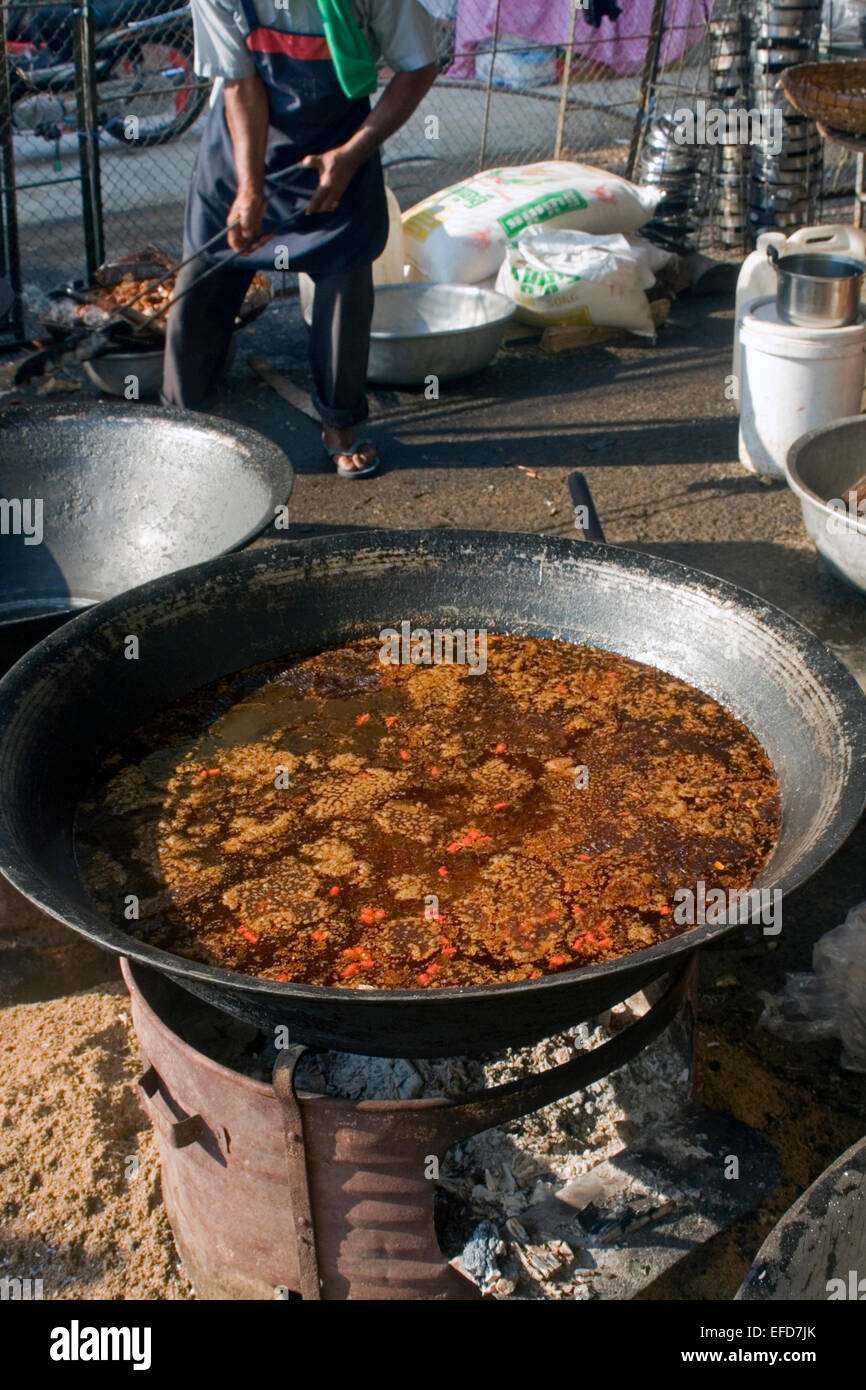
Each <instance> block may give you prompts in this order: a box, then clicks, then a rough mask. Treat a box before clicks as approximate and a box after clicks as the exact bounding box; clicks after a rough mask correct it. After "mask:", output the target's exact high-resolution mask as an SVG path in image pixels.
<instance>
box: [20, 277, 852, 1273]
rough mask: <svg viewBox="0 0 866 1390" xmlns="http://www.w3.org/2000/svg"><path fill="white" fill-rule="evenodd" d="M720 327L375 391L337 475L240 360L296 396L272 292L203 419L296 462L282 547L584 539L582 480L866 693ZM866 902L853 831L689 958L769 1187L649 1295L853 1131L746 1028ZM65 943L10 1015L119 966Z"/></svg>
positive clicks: (630, 536) (715, 1070) (766, 1038)
mask: <svg viewBox="0 0 866 1390" xmlns="http://www.w3.org/2000/svg"><path fill="white" fill-rule="evenodd" d="M731 331H732V321H731V305H730V302H729V301H728V300H727V299H726V298H724V297H704V298H701V297H692V296H684V297H681V298H680V299H678V300H677V302H676V303H675V304H674V306H673V310H672V313H671V316H670V319H669V322H668V324H667V325H666V326H665V328H664V329H663V330H662V332H661V334H660V337H659V341H658V343H657V345H656V346H649V345H646V346H645V345H639V344H637V342H636V341H635V340H627V339H622V340H618V341H616V342H612V343H609V344H607V345H605V346H603V347H596V348H592V349H583V350H579V351H573V352H570V353H563V354H561V355H557V356H549V355H547V354H545V353H543V352H542V351H541V350H540V348H539V346H538V343H537V341H529V342H527V341H523V342H513V343H511V344H510V345H506V347H505V348H504V349H503V350H502V352H501V353H500V354H499V356H498V357H497V359H496V360H495V362H494V363H493V364H492V365H491V366H490V368H489V369H487V370H486V371H485V372H483V373H482V374H480V375H478V376H477V377H476V378H474V379H472V380H469V381H464V382H457V383H454V384H443V386H442V390H441V396H440V398H439V400H436V401H427V400H425V399H424V397H423V395H422V394H421V393H420V392H403V391H401V392H397V391H387V390H377V391H376V392H374V393H373V395H372V397H371V429H370V432H371V434H372V435H373V436H374V437H375V439H376V440H377V443H378V444H379V447H380V450H381V454H382V457H383V460H384V468H383V471H382V474H381V476H379V477H377V478H374V479H370V480H362V481H358V482H346V481H344V480H342V479H338V478H337V477H336V476H335V475H334V474H333V472H332V471H331V469H330V466H329V464H328V462H327V460H326V458H325V456H324V453H323V451H322V450H321V447H320V445H319V442H318V429H317V426H316V425H315V423H314V422H313V421H311V420H309V419H307V418H306V417H305V416H303V415H301V414H299V413H297V412H296V411H294V410H292V409H291V408H290V407H288V406H287V405H286V404H285V403H284V402H283V401H281V400H280V399H279V398H278V397H277V396H276V394H275V393H274V391H273V390H272V389H271V388H270V387H269V386H266V385H264V384H262V383H261V382H260V381H259V380H258V379H257V378H256V377H255V375H254V374H253V373H252V372H251V371H250V369H249V367H248V366H247V357H248V356H249V355H250V354H253V353H257V354H263V355H265V356H267V357H268V358H269V359H270V362H271V364H272V365H273V366H274V367H276V368H278V369H280V370H282V371H285V372H287V373H289V374H290V375H291V377H292V378H293V380H294V381H295V382H296V383H298V384H299V385H304V384H306V365H305V338H304V329H303V326H302V325H301V323H300V316H299V313H298V309H297V304H296V303H295V302H294V301H281V302H278V303H275V304H274V305H272V306H271V309H270V310H269V311H268V313H267V314H266V315H265V316H264V317H263V318H262V319H260V320H259V321H258V322H257V323H256V324H254V325H253V326H251V327H250V328H249V329H247V330H246V331H245V333H244V334H243V336H242V337H241V338H239V340H238V348H239V350H238V353H237V356H236V359H235V364H234V366H233V369H232V371H231V373H230V376H229V378H228V381H227V386H226V391H225V394H224V396H223V398H222V399H221V401H220V404H219V407H218V412H219V414H221V415H224V416H227V417H229V418H231V419H234V420H238V421H242V422H244V423H246V424H248V425H251V426H253V427H255V428H256V429H258V430H260V431H261V432H262V433H263V434H266V435H268V436H269V437H270V438H272V439H274V440H275V441H277V442H278V443H279V444H281V445H282V447H283V448H284V449H285V451H286V453H287V454H288V456H289V458H290V459H291V461H292V464H293V467H294V470H295V485H294V490H293V492H292V496H291V502H290V516H291V524H292V531H291V534H292V535H294V536H315V535H320V534H324V533H326V532H329V531H336V530H346V529H352V530H355V529H359V528H363V529H366V528H376V527H413V528H415V527H425V528H426V527H461V528H481V529H501V530H506V531H529V532H538V533H544V534H549V535H559V536H573V537H575V543H576V544H579V543H580V542H579V539H578V538H577V533H575V531H574V528H573V524H572V506H571V501H570V498H569V494H568V490H567V486H566V479H567V476H568V474H569V472H570V471H571V470H573V469H575V468H580V469H581V470H583V471H584V473H585V474H586V476H587V478H588V480H589V483H590V486H591V488H592V491H593V494H594V497H595V500H596V503H597V506H598V510H599V513H600V516H601V519H602V522H603V524H604V527H605V530H606V533H607V538H608V540H610V541H612V542H614V543H616V544H620V545H624V546H629V547H634V548H637V549H641V550H644V551H647V552H651V553H653V554H657V555H662V556H666V557H670V558H671V559H674V560H679V561H682V562H684V563H687V564H690V565H694V566H696V567H698V568H699V569H702V570H706V571H709V572H711V573H713V574H716V575H720V576H722V577H724V578H726V579H728V580H731V581H733V582H735V583H738V584H740V585H743V586H744V587H746V588H748V589H751V590H753V591H754V592H756V593H759V594H761V595H762V596H763V597H765V598H766V599H768V600H769V601H771V602H772V603H775V604H778V605H779V606H781V607H783V608H785V609H787V610H788V611H789V612H790V613H792V614H793V615H794V616H795V617H796V618H798V619H800V620H801V621H803V622H805V623H806V624H807V625H808V626H810V627H811V628H812V629H813V630H814V631H815V632H817V633H818V634H819V635H820V636H821V637H822V638H823V639H824V640H825V641H827V642H828V643H830V645H831V646H832V647H833V648H834V649H835V650H836V651H837V652H838V653H839V655H840V656H841V657H842V659H843V660H845V661H846V662H847V663H848V664H849V665H850V666H851V668H852V669H853V670H855V672H856V673H857V674H858V675H859V677H860V679H861V681H862V682H863V683H864V685H866V602H864V600H863V598H862V597H861V596H859V595H858V594H856V593H855V592H854V591H852V590H850V589H848V588H846V587H845V586H844V585H843V584H841V583H840V582H839V581H837V580H835V579H834V578H832V577H831V576H830V575H829V574H828V573H827V571H826V570H825V569H824V568H823V567H822V565H821V563H820V561H819V560H818V558H817V556H816V554H815V552H814V549H813V547H812V545H811V543H810V542H809V540H808V538H807V537H806V535H805V532H804V531H803V528H802V525H801V522H800V515H799V508H798V505H797V503H796V501H795V500H794V498H793V497H792V496H791V495H790V494H789V492H788V491H787V489H786V487H785V486H784V484H767V483H764V482H762V481H760V480H758V479H757V478H755V477H754V476H752V475H751V474H749V473H747V472H746V471H745V470H744V469H743V468H742V467H741V466H740V465H739V464H738V463H737V462H736V461H735V460H736V455H737V427H736V417H735V414H734V407H733V405H732V403H731V402H730V401H729V400H728V399H727V398H726V393H725V388H726V376H727V374H728V372H729V370H730V340H731ZM87 390H88V392H90V391H91V388H89V387H88V388H87ZM518 465H523V466H525V467H526V468H529V469H531V470H532V472H525V471H521V469H520V468H519V467H518ZM206 500H207V499H202V502H203V505H206ZM864 898H866V825H864V823H862V822H861V825H860V827H859V829H858V830H857V831H856V832H855V834H854V835H853V836H852V837H851V839H850V840H849V842H848V843H847V845H846V846H845V847H844V848H843V849H842V851H841V852H840V853H839V854H838V855H837V856H836V857H835V859H834V860H833V861H832V863H831V864H829V865H827V866H826V867H825V869H823V870H822V871H821V872H820V873H818V874H817V875H816V876H815V877H814V878H813V879H812V880H811V881H810V882H809V883H808V884H807V885H806V886H805V887H804V888H803V889H801V890H800V891H799V892H798V893H797V894H795V895H792V896H791V897H790V898H789V899H788V900H786V903H785V925H784V930H783V932H782V934H781V937H780V938H779V939H778V940H771V939H766V938H762V937H760V936H757V935H753V934H750V932H749V931H748V929H744V930H743V931H741V932H739V933H733V934H732V935H731V936H730V937H729V938H728V939H727V940H726V941H725V942H724V943H723V944H722V945H720V946H719V947H717V948H715V949H713V950H708V951H707V952H705V953H704V955H703V958H702V963H701V994H700V1025H699V1029H698V1040H699V1042H698V1054H699V1069H700V1098H701V1099H702V1100H704V1101H705V1103H707V1104H709V1105H711V1106H716V1107H718V1108H720V1109H724V1110H728V1111H730V1112H732V1113H734V1114H735V1115H737V1116H739V1117H740V1118H741V1119H743V1120H746V1121H747V1122H749V1123H750V1124H752V1125H754V1126H755V1127H756V1128H757V1129H759V1130H760V1131H761V1132H762V1133H763V1134H765V1135H766V1136H767V1137H768V1138H769V1140H770V1141H771V1143H773V1144H774V1146H775V1147H776V1148H777V1149H778V1150H779V1152H780V1153H781V1156H782V1161H783V1176H782V1181H781V1183H780V1184H779V1186H778V1187H777V1189H776V1190H775V1191H774V1192H773V1193H771V1194H770V1196H769V1197H768V1199H767V1200H766V1202H765V1204H764V1206H763V1207H762V1208H761V1209H760V1211H759V1212H757V1213H755V1214H754V1215H753V1216H751V1217H749V1218H746V1219H745V1220H743V1221H740V1222H739V1223H738V1224H737V1226H736V1227H735V1228H733V1229H732V1231H730V1232H728V1233H726V1234H725V1235H723V1236H721V1237H718V1238H717V1239H716V1240H714V1241H713V1242H711V1243H710V1245H708V1246H706V1247H704V1248H703V1249H702V1250H700V1251H698V1252H697V1253H696V1254H694V1255H692V1256H691V1257H690V1258H688V1259H686V1260H685V1261H684V1262H682V1263H681V1264H680V1265H679V1266H678V1267H677V1268H676V1269H675V1270H674V1272H673V1273H672V1274H669V1275H667V1276H665V1277H664V1278H663V1279H662V1280H661V1281H659V1282H658V1283H657V1284H656V1285H654V1286H653V1289H652V1290H651V1293H650V1296H651V1297H676V1298H713V1297H722V1298H730V1297H732V1296H733V1293H734V1291H735V1289H736V1287H737V1285H738V1283H739V1281H740V1279H741V1278H742V1275H743V1273H744V1272H745V1269H746V1268H747V1266H748V1264H749V1262H750V1261H751V1259H752V1258H753V1257H754V1254H755V1252H756V1251H757V1249H758V1247H759V1245H760V1243H761V1241H762V1240H763V1238H764V1237H765V1235H766V1234H767V1232H768V1231H769V1229H770V1228H771V1226H772V1225H773V1224H774V1222H775V1221H776V1220H777V1219H778V1217H779V1216H780V1215H781V1213H782V1212H783V1211H784V1210H785V1209H786V1208H787V1207H788V1205H790V1203H791V1202H792V1201H793V1199H794V1198H795V1197H796V1196H797V1195H798V1194H799V1192H800V1191H802V1189H803V1188H804V1187H805V1186H806V1185H807V1184H808V1183H809V1182H811V1181H812V1180H813V1179H814V1178H815V1177H816V1176H817V1175H818V1174H819V1173H820V1172H821V1171H822V1170H823V1169H824V1168H825V1167H826V1166H827V1165H828V1164H829V1163H830V1162H831V1161H832V1160H833V1159H834V1158H835V1157H836V1156H837V1155H838V1154H840V1153H841V1152H842V1151H843V1150H844V1149H845V1148H847V1147H848V1146H849V1145H850V1144H851V1143H852V1142H854V1140H856V1139H857V1138H859V1137H860V1136H861V1135H862V1134H863V1132H864V1130H866V1077H864V1076H859V1075H856V1074H854V1073H851V1072H847V1071H843V1070H841V1069H840V1066H839V1047H838V1044H837V1043H836V1042H829V1043H820V1044H810V1045H793V1044H791V1043H782V1042H780V1041H779V1040H777V1039H776V1038H774V1037H772V1036H771V1035H770V1034H769V1033H767V1032H765V1031H762V1030H761V1029H760V1028H759V1027H758V1024H757V1020H758V1017H759V1015H760V1012H761V1002H760V999H759V992H760V991H761V990H771V991H773V990H777V989H778V988H780V986H781V985H782V984H783V982H784V978H785V974H786V972H789V971H799V970H808V969H809V966H810V958H811V950H812V945H813V943H814V942H815V940H816V939H817V938H818V937H819V936H820V935H821V934H822V933H823V932H825V931H827V930H828V929H829V928H831V927H833V926H835V925H837V924H838V923H839V922H841V921H842V919H843V918H844V916H845V914H846V912H847V911H848V910H849V908H851V907H852V906H854V905H855V904H857V903H859V902H861V901H862V900H863V899H864ZM61 936H62V937H63V938H64V945H63V964H62V966H61V965H60V964H59V963H55V964H51V961H49V959H48V956H47V955H45V956H44V957H43V958H42V959H41V960H40V951H39V948H38V941H37V939H36V938H35V937H34V943H35V944H34V948H33V953H32V960H31V961H30V964H29V965H28V964H27V963H26V961H25V957H26V955H27V944H26V939H25V938H21V947H22V948H23V955H22V953H21V951H20V950H19V952H18V955H17V957H16V959H17V962H18V964H19V967H20V969H19V975H20V982H19V985H18V986H16V987H15V988H14V989H13V991H12V997H9V998H6V999H4V1001H3V1002H4V1003H14V1002H20V1001H21V1000H22V999H24V998H27V999H37V998H39V999H44V998H49V997H52V992H53V994H54V995H61V994H64V993H68V992H69V991H70V989H72V988H75V987H80V986H81V985H83V984H89V983H92V982H93V981H94V980H96V979H104V978H105V977H106V974H107V973H111V971H113V969H114V967H113V965H112V966H111V967H110V968H108V969H107V968H106V967H107V964H108V963H107V962H105V961H104V958H102V957H101V956H100V955H99V954H98V953H96V952H95V951H94V950H93V949H92V948H90V947H86V946H85V945H84V944H83V943H79V942H77V941H75V940H72V939H70V938H66V937H65V934H64V933H62V932H61ZM56 947H57V943H56V942H55V943H54V947H53V948H52V949H55V950H56ZM51 960H54V957H52V958H51ZM76 962H77V964H76Z"/></svg>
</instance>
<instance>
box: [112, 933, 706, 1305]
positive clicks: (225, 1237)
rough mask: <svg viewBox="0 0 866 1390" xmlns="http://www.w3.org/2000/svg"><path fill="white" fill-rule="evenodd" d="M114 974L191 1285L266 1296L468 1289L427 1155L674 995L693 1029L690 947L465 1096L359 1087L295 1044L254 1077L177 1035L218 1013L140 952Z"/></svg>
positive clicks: (560, 1092) (524, 1103) (523, 1098)
mask: <svg viewBox="0 0 866 1390" xmlns="http://www.w3.org/2000/svg"><path fill="white" fill-rule="evenodd" d="M123 974H124V978H125V980H126V983H127V986H128V988H129V991H130V995H131V998H132V1013H133V1022H134V1026H135V1030H136V1034H137V1037H138V1042H139V1047H140V1050H141V1053H142V1056H143V1058H144V1060H145V1067H146V1070H145V1072H144V1075H143V1076H142V1078H141V1081H140V1083H139V1089H140V1099H141V1104H142V1107H143V1109H144V1111H145V1113H146V1114H147V1115H148V1117H149V1118H150V1120H151V1121H152V1123H153V1127H154V1130H155V1133H156V1138H157V1143H158V1146H159V1150H160V1160H161V1165H162V1183H163V1195H164V1200H165V1204H166V1209H167V1213H168V1216H169V1220H170V1222H171V1226H172V1230H173V1232H174V1235H175V1240H176V1243H177V1246H178V1249H179V1251H180V1254H181V1257H182V1259H183V1263H184V1266H185V1268H186V1270H187V1273H188V1274H189V1276H190V1278H191V1279H192V1282H193V1284H194V1286H195V1289H196V1293H197V1295H198V1296H199V1297H203V1298H217V1299H239V1298H240V1299H244V1298H247V1299H249V1298H271V1297H274V1291H275V1290H278V1291H279V1290H280V1289H282V1290H283V1291H284V1292H283V1296H288V1295H289V1293H290V1292H294V1293H295V1294H300V1296H301V1297H302V1298H304V1299H309V1300H343V1299H377V1300H381V1299H422V1300H440V1299H463V1300H466V1299H475V1298H479V1297H480V1296H481V1295H480V1292H479V1290H478V1288H477V1287H476V1286H475V1284H473V1283H472V1282H471V1281H470V1280H469V1279H467V1278H465V1277H463V1275H462V1274H460V1273H459V1272H458V1270H456V1269H455V1268H453V1267H452V1265H450V1264H449V1263H448V1262H447V1261H446V1260H445V1258H444V1257H443V1255H442V1252H441V1250H440V1247H439V1243H438V1240H437V1237H436V1231H435V1226H434V1194H435V1182H434V1181H431V1177H432V1176H433V1175H434V1174H435V1173H436V1172H437V1171H438V1167H437V1165H435V1164H434V1165H432V1169H431V1159H436V1160H438V1161H440V1162H441V1160H442V1159H443V1158H444V1156H445V1153H446V1151H447V1150H448V1149H450V1148H451V1147H452V1146H453V1145H454V1144H456V1143H458V1142H460V1141H461V1140H464V1139H468V1138H469V1137H471V1136H472V1135H475V1134H478V1133H480V1132H481V1131H483V1130H485V1129H488V1128H491V1127H492V1126H494V1125H502V1124H506V1123H508V1122H509V1121H512V1120H516V1119H519V1118H521V1117H523V1116H524V1115H527V1114H530V1113H531V1112H532V1111H534V1110H537V1109H539V1108H541V1107H542V1106H544V1105H549V1104H551V1103H552V1102H554V1101H556V1100H560V1099H562V1098H563V1097H565V1096H567V1095H571V1094H573V1093H574V1092H575V1091H578V1090H581V1089H583V1088H585V1087H586V1086H588V1085H590V1084H591V1083H592V1082H594V1081H597V1080H599V1079H600V1078H602V1077H604V1076H607V1075H609V1074H610V1073H611V1072H613V1071H615V1070H616V1069H617V1068H618V1067H621V1066H623V1065H624V1064H625V1063H626V1062H628V1061H630V1060H631V1059H632V1058H634V1057H635V1056H637V1054H638V1053H639V1052H641V1051H642V1050H643V1049H644V1048H646V1047H647V1046H648V1044H649V1043H651V1042H652V1041H653V1040H654V1039H655V1038H656V1037H658V1036H659V1035H660V1034H661V1033H662V1032H663V1031H664V1029H665V1028H666V1027H667V1026H668V1025H669V1024H671V1023H672V1022H673V1020H674V1019H675V1018H676V1017H677V1015H678V1014H679V1013H680V1011H681V1010H683V1011H685V1017H686V1023H687V1030H688V1034H687V1035H688V1036H689V1037H690V1036H691V1022H692V1012H693V1008H694V1002H695V983H696V960H695V957H693V956H691V957H689V958H687V959H686V961H685V962H684V963H683V964H681V965H680V968H679V969H678V971H677V973H676V974H675V975H674V974H671V975H669V976H668V977H667V978H666V980H665V981H664V984H663V986H661V985H660V986H657V987H656V989H659V988H663V992H662V993H661V995H660V997H658V998H657V999H656V1001H655V1002H654V1003H651V1004H650V1007H649V1008H648V1010H647V1011H646V1012H645V1013H644V1014H643V1015H642V1016H641V1017H640V1018H639V1019H638V1020H637V1021H636V1022H634V1023H632V1024H630V1025H629V1026H628V1027H626V1028H624V1029H623V1030H622V1031H621V1032H620V1033H618V1034H616V1035H615V1036H614V1037H613V1038H612V1039H611V1041H609V1042H607V1043H605V1044H603V1045H602V1046H601V1047H598V1048H596V1049H594V1050H593V1051H591V1052H586V1053H582V1054H581V1055H580V1056H578V1057H576V1058H574V1059H573V1060H571V1061H569V1062H567V1063H565V1064H564V1065H561V1066H557V1067H553V1068H551V1069H550V1070H548V1071H545V1072H542V1073H539V1074H530V1075H527V1076H525V1077H522V1078H520V1079H519V1080H517V1081H513V1082H510V1083H508V1084H506V1085H502V1086H497V1087H495V1088H492V1089H490V1090H482V1091H477V1092H473V1093H471V1094H469V1095H466V1096H463V1097H461V1098H460V1099H459V1100H450V1099H447V1098H433V1099H419V1100H400V1101H360V1102H354V1101H349V1100H343V1099H336V1098H332V1097H329V1096H321V1095H313V1094H310V1093H306V1092H303V1091H299V1090H298V1089H297V1087H296V1084H295V1077H296V1072H297V1066H298V1062H299V1060H300V1058H301V1056H302V1055H303V1052H304V1050H305V1049H304V1048H302V1047H293V1048H289V1049H288V1050H287V1051H285V1052H282V1053H280V1054H279V1056H278V1058H277V1062H276V1066H275V1069H274V1077H273V1086H272V1087H271V1086H267V1085H266V1084H264V1083H262V1082H257V1081H253V1080H252V1079H250V1078H248V1077H246V1076H244V1075H241V1074H240V1073H239V1072H237V1071H234V1070H232V1069H230V1068H229V1067H227V1066H224V1065H222V1064H220V1063H219V1062H216V1061H215V1060H214V1059H213V1058H212V1057H210V1056H207V1055H203V1053H202V1052H201V1051H200V1050H199V1049H198V1046H197V1045H196V1044H195V1043H193V1044H192V1045H190V1043H188V1042H187V1041H185V1039H184V1036H183V1034H184V1033H185V1032H188V1031H189V1020H190V1017H191V1011H194V1009H195V1008H198V1009H204V1010H205V1011H206V1013H207V1014H208V1015H209V1016H210V1017H211V1018H214V1019H216V1020H217V1021H219V1019H220V1018H221V1017H222V1018H224V1017H225V1016H223V1015H220V1014H219V1013H216V1012H214V1011H212V1010H210V1009H209V1008H208V1006H204V1005H201V1004H197V1005H193V1004H192V1001H191V1000H190V997H189V995H188V994H186V992H185V991H184V990H182V989H180V988H179V987H178V986H177V985H175V984H173V983H172V982H171V981H169V980H167V979H166V978H165V977H164V976H161V975H159V974H157V973H156V972H154V971H151V970H148V969H146V968H145V967H142V966H140V965H135V964H133V963H131V962H129V961H124V962H123ZM278 1296H279V1294H278Z"/></svg>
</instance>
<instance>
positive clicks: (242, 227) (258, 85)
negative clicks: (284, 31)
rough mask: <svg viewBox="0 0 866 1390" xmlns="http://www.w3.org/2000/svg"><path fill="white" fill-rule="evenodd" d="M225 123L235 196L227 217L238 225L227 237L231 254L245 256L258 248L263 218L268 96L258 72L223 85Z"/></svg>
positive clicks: (265, 238) (262, 238)
mask: <svg viewBox="0 0 866 1390" xmlns="http://www.w3.org/2000/svg"><path fill="white" fill-rule="evenodd" d="M224 95H225V111H226V124H227V125H228V128H229V134H230V135H231V138H232V153H233V155H234V164H235V174H236V175H237V193H236V195H235V200H234V202H233V203H232V205H231V207H230V209H229V215H228V217H227V218H226V221H227V222H228V223H232V222H234V221H238V222H239V226H237V227H233V228H232V229H231V231H230V232H229V234H228V243H229V246H230V247H231V249H232V250H233V251H241V250H245V251H246V253H247V255H249V253H250V252H251V251H254V250H255V248H256V247H257V246H261V245H262V244H263V243H264V242H265V241H267V237H263V236H262V235H261V231H262V218H263V217H264V215H265V148H266V145H267V139H268V94H267V91H266V89H265V84H264V83H263V82H262V79H261V78H260V77H259V75H258V73H253V74H252V75H251V76H250V77H240V78H237V79H236V80H235V81H232V80H227V81H226V84H225V94H224Z"/></svg>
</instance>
